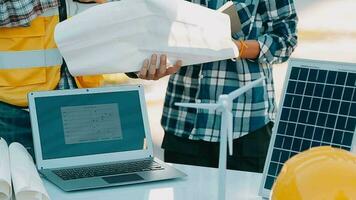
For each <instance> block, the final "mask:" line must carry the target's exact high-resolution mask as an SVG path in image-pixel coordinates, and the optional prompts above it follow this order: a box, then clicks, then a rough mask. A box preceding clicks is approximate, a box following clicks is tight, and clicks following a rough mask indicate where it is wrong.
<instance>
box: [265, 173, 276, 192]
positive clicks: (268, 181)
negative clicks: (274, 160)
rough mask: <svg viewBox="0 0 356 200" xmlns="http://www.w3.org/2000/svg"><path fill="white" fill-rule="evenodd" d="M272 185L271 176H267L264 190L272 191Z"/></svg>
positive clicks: (272, 179)
mask: <svg viewBox="0 0 356 200" xmlns="http://www.w3.org/2000/svg"><path fill="white" fill-rule="evenodd" d="M273 183H274V178H273V177H272V176H267V178H266V182H265V188H266V189H269V190H270V189H272V186H273Z"/></svg>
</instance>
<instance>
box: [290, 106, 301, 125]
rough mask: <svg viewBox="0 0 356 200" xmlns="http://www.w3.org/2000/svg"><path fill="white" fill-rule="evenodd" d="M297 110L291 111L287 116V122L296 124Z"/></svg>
mask: <svg viewBox="0 0 356 200" xmlns="http://www.w3.org/2000/svg"><path fill="white" fill-rule="evenodd" d="M298 116H299V110H297V109H292V110H291V112H290V116H289V121H291V122H298Z"/></svg>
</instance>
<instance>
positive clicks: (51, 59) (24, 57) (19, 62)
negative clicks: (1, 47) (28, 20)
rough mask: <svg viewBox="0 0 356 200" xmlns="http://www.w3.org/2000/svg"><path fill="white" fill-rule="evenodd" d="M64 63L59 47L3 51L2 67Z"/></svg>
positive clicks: (43, 65) (0, 54)
mask: <svg viewBox="0 0 356 200" xmlns="http://www.w3.org/2000/svg"><path fill="white" fill-rule="evenodd" d="M61 64H62V56H61V54H60V53H59V51H58V49H48V50H32V51H1V52H0V69H13V68H32V67H49V66H57V65H61Z"/></svg>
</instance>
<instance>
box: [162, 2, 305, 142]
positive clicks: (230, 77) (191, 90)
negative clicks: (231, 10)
mask: <svg viewBox="0 0 356 200" xmlns="http://www.w3.org/2000/svg"><path fill="white" fill-rule="evenodd" d="M233 2H234V4H235V5H236V8H237V10H238V14H239V17H240V21H241V25H242V31H240V32H239V33H237V34H234V35H233V38H234V39H237V40H240V39H241V40H257V41H258V42H259V45H260V54H259V57H258V58H257V59H255V60H247V59H238V60H237V61H236V62H234V61H232V60H223V61H219V62H212V63H205V64H202V65H195V66H188V67H182V68H181V69H180V71H179V72H177V73H176V74H174V75H171V77H170V79H169V83H168V87H167V93H166V98H165V102H164V109H163V116H162V119H161V124H162V127H163V129H164V130H165V131H166V133H168V134H174V135H176V136H179V137H183V138H189V139H191V140H204V141H210V142H217V141H219V136H220V123H221V116H220V114H219V113H217V112H216V111H209V110H203V109H193V108H183V107H178V106H175V105H174V103H176V102H186V103H196V102H201V103H215V102H216V101H217V100H218V98H219V95H221V94H228V93H230V92H231V91H234V90H236V89H238V88H240V87H242V86H244V85H246V84H248V83H250V82H252V81H254V80H256V79H258V78H260V77H261V76H265V77H266V80H265V81H264V83H263V85H262V86H258V87H255V88H253V89H252V90H250V91H248V92H246V93H245V94H243V95H241V96H240V97H238V98H237V99H236V100H235V101H234V103H233V115H234V119H233V130H234V131H233V137H234V138H239V137H241V136H244V135H246V134H248V133H250V132H253V131H255V130H257V129H259V128H261V127H263V126H265V125H266V124H267V123H269V122H271V121H274V119H275V113H276V103H275V92H274V85H273V75H272V64H276V63H282V62H285V61H287V60H288V58H289V56H290V55H291V53H292V52H293V50H294V49H295V47H296V45H297V33H296V32H297V30H296V26H297V21H298V18H297V15H296V11H295V6H294V3H293V0H234V1H233ZM216 5H217V3H216V0H211V1H209V3H208V6H209V7H210V8H213V9H216ZM220 5H221V4H220ZM214 6H215V7H214ZM183 62H184V61H183Z"/></svg>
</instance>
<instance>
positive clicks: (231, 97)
mask: <svg viewBox="0 0 356 200" xmlns="http://www.w3.org/2000/svg"><path fill="white" fill-rule="evenodd" d="M264 79H265V77H264V76H262V77H261V78H259V79H257V80H255V81H252V82H251V83H249V84H247V85H245V86H243V87H241V88H239V89H237V90H235V91H233V92H231V93H230V94H228V97H229V100H231V101H233V100H234V99H235V98H237V97H238V96H240V95H241V94H243V93H245V92H247V91H248V90H250V89H251V88H253V87H255V86H257V85H258V84H261V83H262V81H263V80H264Z"/></svg>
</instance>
